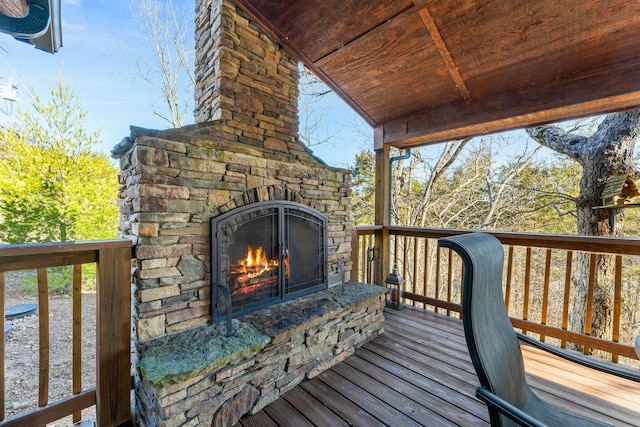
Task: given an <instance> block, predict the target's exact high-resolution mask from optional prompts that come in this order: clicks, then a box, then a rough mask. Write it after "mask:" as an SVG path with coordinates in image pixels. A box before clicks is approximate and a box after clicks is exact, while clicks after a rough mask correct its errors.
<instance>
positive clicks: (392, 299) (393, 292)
mask: <svg viewBox="0 0 640 427" xmlns="http://www.w3.org/2000/svg"><path fill="white" fill-rule="evenodd" d="M384 283H385V285H386V287H387V295H386V305H387V307H391V308H395V309H396V310H399V309H400V308H402V306H403V305H404V304H402V303H401V302H400V300H401V299H402V284H403V283H404V279H403V278H402V276H400V275H399V274H398V266H397V265H394V266H393V269H392V270H391V272H390V273H389V274H388V275H387V278H386V279H384Z"/></svg>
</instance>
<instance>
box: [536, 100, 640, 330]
mask: <svg viewBox="0 0 640 427" xmlns="http://www.w3.org/2000/svg"><path fill="white" fill-rule="evenodd" d="M639 132H640V110H635V111H629V112H623V113H616V114H612V115H609V116H607V117H606V118H605V119H604V120H603V121H602V123H600V125H599V126H598V128H597V130H596V132H595V133H594V134H593V135H591V136H589V137H586V136H580V135H576V134H573V133H570V132H565V131H563V130H562V129H560V128H558V127H556V126H541V127H535V128H530V129H527V133H528V134H529V136H531V137H532V138H533V139H535V140H536V141H538V142H539V143H540V144H542V145H545V146H546V147H548V148H551V149H552V150H555V151H557V152H559V153H562V154H566V155H568V156H570V157H572V158H573V159H575V160H577V161H578V162H579V163H580V164H581V165H582V177H581V180H580V195H579V197H578V200H577V202H576V203H577V206H576V208H577V221H578V234H581V235H587V236H621V235H622V214H620V213H619V212H620V211H614V210H610V209H593V207H594V206H599V205H601V195H602V190H603V189H604V186H605V184H606V182H607V180H608V179H609V178H611V177H613V176H616V175H620V174H625V175H626V174H629V175H635V165H634V159H633V150H634V146H635V142H636V137H637V136H638V133H639ZM592 258H594V257H592V256H591V254H588V253H578V255H577V259H576V269H575V272H574V274H573V276H572V280H573V284H574V289H573V293H572V295H571V309H570V315H569V329H570V330H572V331H575V332H580V333H582V332H586V333H590V335H593V336H596V337H600V338H604V339H608V340H610V339H611V338H612V323H613V318H612V313H613V277H612V276H613V257H612V256H608V255H596V256H595V265H594V270H593V274H592V273H591V268H590V263H591V260H592ZM590 280H591V281H593V293H592V294H590V292H589V283H590ZM591 295H592V297H593V301H590V297H591ZM588 308H591V309H592V312H591V313H592V315H591V316H588ZM586 320H590V322H589V324H586Z"/></svg>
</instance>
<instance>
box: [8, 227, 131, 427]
mask: <svg viewBox="0 0 640 427" xmlns="http://www.w3.org/2000/svg"><path fill="white" fill-rule="evenodd" d="M88 263H96V276H97V286H96V301H97V303H96V305H97V309H96V310H97V313H96V387H95V388H91V389H86V390H82V387H81V382H80V377H81V373H82V371H81V343H82V338H81V332H80V331H81V326H82V320H81V314H82V310H81V292H82V268H81V267H82V264H88ZM65 265H72V266H73V291H72V299H73V302H72V304H73V305H72V307H73V309H72V313H69V316H70V317H72V319H73V321H72V347H73V348H72V360H71V361H69V362H70V363H71V364H72V371H73V374H72V376H73V378H72V394H71V395H69V396H68V397H65V398H63V399H62V400H58V401H56V402H49V286H48V281H47V268H49V267H58V266H65ZM32 269H36V270H37V284H38V316H39V331H38V333H39V344H38V347H39V387H38V390H37V391H34V392H37V393H38V408H37V409H33V410H30V411H27V412H24V413H21V414H17V415H14V416H12V417H10V418H7V419H5V404H6V403H7V402H5V344H4V339H2V340H1V341H0V427H5V426H25V425H29V426H41V425H45V424H46V423H50V422H53V421H56V420H58V419H60V418H64V417H66V416H69V415H73V422H78V421H80V418H81V412H80V411H81V410H82V409H85V408H88V407H91V406H93V405H96V418H97V419H96V422H97V425H99V426H118V425H122V424H125V423H127V422H128V421H129V420H130V418H131V414H130V398H129V395H130V393H129V392H130V389H131V375H130V360H131V354H130V339H131V242H130V241H129V240H113V241H96V242H82V243H46V244H28V245H0V307H2V308H3V313H4V307H5V272H8V271H19V270H32ZM4 322H5V319H4V315H3V316H0V327H1V328H0V329H2V330H4Z"/></svg>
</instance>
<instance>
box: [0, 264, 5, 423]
mask: <svg viewBox="0 0 640 427" xmlns="http://www.w3.org/2000/svg"><path fill="white" fill-rule="evenodd" d="M0 310H2V316H0V328H1V329H2V341H0V421H2V420H4V417H5V400H4V396H5V385H4V310H5V308H4V272H2V271H0Z"/></svg>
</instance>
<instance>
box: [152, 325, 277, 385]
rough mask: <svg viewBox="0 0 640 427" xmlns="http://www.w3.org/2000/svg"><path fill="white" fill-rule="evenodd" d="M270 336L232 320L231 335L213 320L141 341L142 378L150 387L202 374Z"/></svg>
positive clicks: (263, 343) (259, 346)
mask: <svg viewBox="0 0 640 427" xmlns="http://www.w3.org/2000/svg"><path fill="white" fill-rule="evenodd" d="M269 341H270V338H269V337H267V336H265V335H263V334H262V333H260V332H259V331H258V330H257V329H255V328H253V327H252V326H251V325H248V324H246V323H242V322H240V321H238V320H236V319H234V320H233V335H232V336H230V337H227V336H226V324H225V323H224V322H222V323H216V324H213V325H205V326H201V327H198V328H194V329H189V330H186V331H182V332H179V333H177V334H172V335H169V336H166V337H160V338H156V339H153V340H151V341H148V342H145V343H144V344H143V345H142V349H141V360H140V371H141V373H142V378H143V379H144V380H145V381H147V382H148V383H149V384H151V385H152V386H154V387H166V386H168V385H171V384H176V383H178V382H180V381H183V380H186V379H188V378H192V377H195V376H198V375H205V374H208V373H210V372H213V371H215V370H216V369H218V368H221V367H223V366H225V365H227V364H228V363H229V362H231V361H233V360H237V359H241V358H242V357H244V356H246V355H248V354H251V353H253V352H255V351H258V350H261V349H262V348H264V347H265V346H266V345H267V344H268V343H269Z"/></svg>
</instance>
